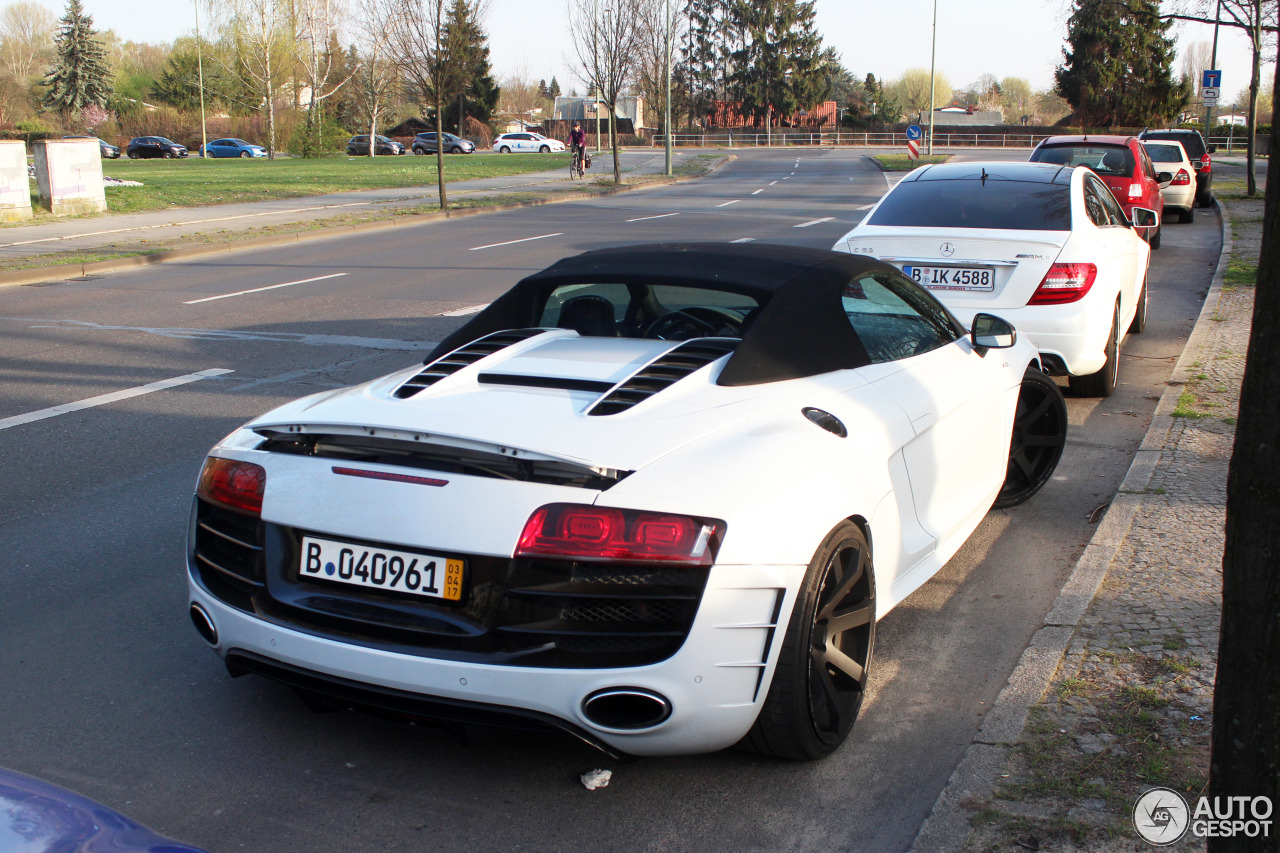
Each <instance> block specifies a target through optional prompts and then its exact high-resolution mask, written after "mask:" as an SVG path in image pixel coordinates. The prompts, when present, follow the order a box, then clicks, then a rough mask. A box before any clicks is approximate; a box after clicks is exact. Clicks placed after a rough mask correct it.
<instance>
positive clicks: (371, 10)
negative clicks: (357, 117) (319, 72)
mask: <svg viewBox="0 0 1280 853" xmlns="http://www.w3.org/2000/svg"><path fill="white" fill-rule="evenodd" d="M398 9H399V3H398V2H397V0H357V2H356V19H355V22H354V27H353V31H354V35H355V39H356V42H355V45H356V51H357V52H358V55H359V57H360V61H359V64H358V65H357V66H356V67H355V68H354V69H353V70H352V77H351V78H350V79H351V86H352V92H353V94H354V96H355V103H356V108H357V109H358V110H359V111H360V113H361V117H362V118H364V119H365V120H367V121H368V124H369V156H370V157H376V156H377V155H378V146H377V144H376V139H377V135H378V120H379V119H380V118H382V115H383V113H385V112H386V111H387V107H388V105H389V104H390V102H391V99H392V97H393V95H394V94H395V91H396V87H397V86H398V84H399V76H398V75H397V73H396V63H395V61H394V59H393V58H392V56H391V37H392V35H391V34H392V27H393V25H394V24H395V23H396V15H397V11H398ZM335 91H336V89H335Z"/></svg>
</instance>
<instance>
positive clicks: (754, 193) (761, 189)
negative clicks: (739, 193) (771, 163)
mask: <svg viewBox="0 0 1280 853" xmlns="http://www.w3.org/2000/svg"><path fill="white" fill-rule="evenodd" d="M762 192H764V187H761V188H760V189H758V190H756V191H755V192H753V193H752V195H757V194H759V193H762Z"/></svg>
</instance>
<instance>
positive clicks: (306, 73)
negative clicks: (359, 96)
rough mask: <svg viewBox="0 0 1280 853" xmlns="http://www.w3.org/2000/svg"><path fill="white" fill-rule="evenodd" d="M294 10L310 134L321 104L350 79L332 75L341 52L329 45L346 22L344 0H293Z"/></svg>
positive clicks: (315, 130)
mask: <svg viewBox="0 0 1280 853" xmlns="http://www.w3.org/2000/svg"><path fill="white" fill-rule="evenodd" d="M293 12H294V16H295V17H296V21H297V37H296V38H295V39H294V41H293V46H294V56H295V58H296V59H297V62H298V64H299V65H300V66H301V68H302V73H303V77H304V78H305V79H306V81H307V88H308V89H309V90H310V92H311V96H310V98H309V99H308V101H307V130H308V133H309V134H317V135H318V134H319V133H320V124H321V121H320V116H321V105H322V104H323V103H324V101H325V100H326V99H327V98H329V97H332V96H333V95H335V94H337V93H338V92H339V91H340V90H341V89H342V87H343V86H345V85H347V83H348V82H350V80H351V74H350V73H347V74H346V75H345V76H343V75H338V76H337V78H336V79H335V78H334V71H335V70H336V68H337V67H340V66H341V64H342V59H343V54H342V52H341V51H340V50H339V51H334V50H330V49H329V39H330V36H331V34H333V33H334V32H336V31H337V30H339V29H341V28H342V26H343V24H344V23H345V22H346V18H347V8H346V4H345V2H343V0H293ZM371 147H372V146H371Z"/></svg>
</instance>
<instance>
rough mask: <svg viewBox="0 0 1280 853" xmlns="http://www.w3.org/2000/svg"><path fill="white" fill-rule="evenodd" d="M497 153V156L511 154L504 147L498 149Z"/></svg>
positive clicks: (508, 149)
mask: <svg viewBox="0 0 1280 853" xmlns="http://www.w3.org/2000/svg"><path fill="white" fill-rule="evenodd" d="M498 153H499V154H510V153H511V149H510V148H508V147H507V146H505V145H504V146H502V147H501V148H499V149H498Z"/></svg>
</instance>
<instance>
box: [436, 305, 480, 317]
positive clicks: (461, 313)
mask: <svg viewBox="0 0 1280 853" xmlns="http://www.w3.org/2000/svg"><path fill="white" fill-rule="evenodd" d="M488 307H489V303H488V302H486V303H485V304H483V305H472V306H471V307H469V308H459V309H458V310H457V311H445V312H444V313H443V314H437V315H436V316H437V317H465V316H467V315H468V314H479V313H480V312H481V311H483V310H484V309H486V308H488Z"/></svg>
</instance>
